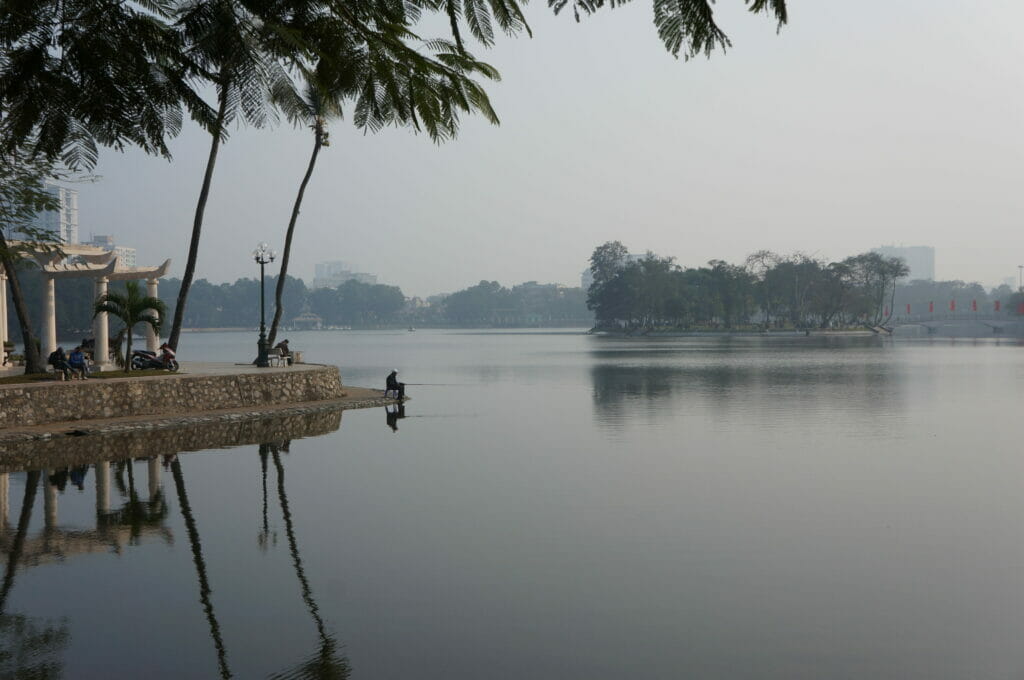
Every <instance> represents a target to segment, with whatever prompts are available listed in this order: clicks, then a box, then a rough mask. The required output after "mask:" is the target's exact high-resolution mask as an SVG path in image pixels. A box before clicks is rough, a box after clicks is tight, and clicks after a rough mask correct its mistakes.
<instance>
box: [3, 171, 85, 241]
mask: <svg viewBox="0 0 1024 680" xmlns="http://www.w3.org/2000/svg"><path fill="white" fill-rule="evenodd" d="M45 191H46V193H48V194H50V195H51V196H53V197H54V198H55V199H56V201H57V204H58V207H57V209H56V210H42V211H40V212H38V213H36V216H35V219H33V220H32V221H31V222H30V223H29V224H30V226H32V227H35V228H36V229H45V230H46V231H50V232H53V233H54V234H56V235H58V236H60V238H61V240H62V241H63V242H64V243H78V192H77V191H75V190H74V189H68V188H66V187H62V186H58V185H56V184H47V185H46V187H45ZM4 234H5V236H6V237H7V238H16V236H17V234H18V230H17V229H15V228H13V227H7V228H6V229H5V231H4Z"/></svg>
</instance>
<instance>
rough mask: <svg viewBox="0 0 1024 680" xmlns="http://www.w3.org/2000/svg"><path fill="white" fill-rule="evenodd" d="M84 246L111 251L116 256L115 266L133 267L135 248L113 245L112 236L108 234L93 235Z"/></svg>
mask: <svg viewBox="0 0 1024 680" xmlns="http://www.w3.org/2000/svg"><path fill="white" fill-rule="evenodd" d="M84 245H87V246H96V247H97V248H103V249H104V250H113V251H114V254H115V255H117V264H118V266H119V267H134V266H135V261H136V254H135V248H127V247H125V246H119V245H116V244H115V243H114V237H113V236H110V235H108V234H95V235H94V236H93V237H92V240H91V241H87V242H86V243H85V244H84Z"/></svg>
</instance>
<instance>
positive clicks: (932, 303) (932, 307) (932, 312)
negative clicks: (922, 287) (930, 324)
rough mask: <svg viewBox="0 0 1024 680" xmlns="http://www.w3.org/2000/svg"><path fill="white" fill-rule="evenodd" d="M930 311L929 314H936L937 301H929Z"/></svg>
mask: <svg viewBox="0 0 1024 680" xmlns="http://www.w3.org/2000/svg"><path fill="white" fill-rule="evenodd" d="M928 313H929V314H934V313H935V303H934V302H929V303H928Z"/></svg>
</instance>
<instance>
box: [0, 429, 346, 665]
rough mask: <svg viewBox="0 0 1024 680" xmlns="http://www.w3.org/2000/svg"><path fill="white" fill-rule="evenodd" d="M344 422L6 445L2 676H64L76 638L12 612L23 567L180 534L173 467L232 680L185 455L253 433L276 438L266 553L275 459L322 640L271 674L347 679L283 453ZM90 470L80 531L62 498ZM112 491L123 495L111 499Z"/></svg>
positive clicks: (262, 446)
mask: <svg viewBox="0 0 1024 680" xmlns="http://www.w3.org/2000/svg"><path fill="white" fill-rule="evenodd" d="M340 422H341V412H340V411H337V410H335V411H325V412H322V413H314V414H305V415H302V416H284V417H278V418H269V419H263V420H259V421H248V422H234V423H214V424H210V425H208V426H205V427H202V426H198V427H188V428H180V429H175V430H165V431H158V432H151V431H150V432H144V433H121V434H118V435H111V436H86V437H59V438H55V440H51V441H43V442H30V443H26V444H16V445H13V446H12V448H10V449H8V450H5V451H4V452H3V454H2V458H0V470H3V471H2V472H0V550H2V552H3V554H4V555H5V556H6V561H5V569H4V576H3V582H2V586H0V677H26V678H30V677H40V678H42V677H58V676H60V675H61V674H62V673H63V672H64V668H63V663H64V662H63V660H62V658H61V657H62V655H63V652H64V650H65V648H66V647H67V646H68V645H69V643H70V640H71V629H70V628H69V624H68V622H67V620H64V619H61V620H60V621H58V622H56V623H54V622H49V621H46V620H44V619H37V618H32V617H29V616H27V615H25V614H21V613H13V614H8V613H7V611H6V608H7V603H8V600H9V598H10V594H11V592H12V590H13V589H14V586H15V583H16V577H17V575H18V574H19V572H21V571H24V570H25V569H27V568H30V567H34V566H36V565H40V564H47V563H51V562H66V561H68V560H69V559H71V558H73V557H74V556H76V555H80V554H90V553H113V554H116V555H122V554H125V552H124V551H125V548H126V547H130V546H138V545H140V544H141V543H142V541H143V540H144V539H146V538H149V537H154V538H158V539H162V540H163V541H165V542H166V543H168V544H173V542H174V534H173V533H172V530H171V528H170V527H168V526H167V523H168V521H169V517H170V514H171V508H170V505H169V503H168V499H167V497H166V494H165V491H164V488H163V485H162V483H161V474H162V471H163V470H169V471H170V473H171V475H172V478H173V482H174V488H175V492H176V497H177V505H178V508H179V510H180V515H181V520H182V523H183V525H184V527H185V533H186V535H187V538H188V542H189V546H190V548H191V554H192V563H193V566H194V568H195V578H196V584H197V586H198V592H199V603H200V606H201V608H202V611H203V614H204V617H205V619H206V622H207V626H208V633H209V637H210V640H211V642H212V645H213V649H214V652H215V656H216V665H217V674H218V675H219V676H220V677H221V678H231V677H234V676H235V675H236V674H235V672H234V671H233V670H232V668H231V664H230V655H229V650H228V648H227V644H226V641H225V636H224V634H223V633H222V628H221V621H220V619H219V618H218V615H217V611H216V608H215V598H214V584H212V583H211V578H210V573H209V570H208V567H207V559H206V555H205V552H204V544H203V541H202V538H201V533H200V527H201V519H200V518H199V517H197V516H196V512H195V510H194V507H193V505H192V503H191V502H190V499H189V494H188V488H187V483H186V475H185V472H184V464H183V461H182V459H181V456H180V455H179V453H180V452H183V451H189V450H194V449H205V448H211V447H212V446H229V445H237V444H239V443H244V442H245V441H246V440H251V439H252V438H257V437H258V438H263V437H273V438H272V439H269V443H268V439H257V442H259V444H258V445H259V454H260V461H261V467H262V473H263V507H262V517H261V520H262V526H261V532H260V542H261V546H262V547H263V548H264V549H267V548H269V547H272V546H275V545H276V534H275V533H274V532H273V531H272V530H271V528H270V522H269V517H268V514H269V513H268V499H267V468H268V458H270V457H272V458H273V464H274V467H275V470H276V475H277V498H278V502H279V504H280V506H281V512H282V515H283V518H284V523H285V527H286V534H287V537H288V545H289V553H290V555H291V559H292V564H293V568H294V570H295V574H296V576H297V578H298V581H299V584H300V592H301V597H302V601H303V603H304V605H305V607H306V609H307V610H308V611H309V613H310V616H311V617H312V619H313V622H314V624H315V627H316V631H317V637H318V640H317V649H316V651H315V652H314V653H313V654H312V655H311V656H310V657H309V658H308V659H306V660H303V661H302V662H300V663H298V664H297V665H296V666H294V667H293V668H291V669H288V670H286V671H284V672H282V673H279V674H277V675H274V676H272V677H281V678H316V679H326V678H347V677H348V675H349V673H350V666H349V663H348V660H347V658H346V657H345V656H344V655H343V654H341V652H340V645H339V643H338V642H337V640H336V639H335V638H334V637H333V636H332V635H331V634H330V633H329V632H328V627H327V624H326V623H325V621H324V620H323V617H322V615H321V613H320V608H319V606H318V605H317V603H316V601H315V599H314V596H313V589H312V587H311V585H310V583H309V580H308V578H307V576H306V573H305V570H304V568H303V563H302V558H301V555H300V552H299V547H298V540H297V537H296V527H295V517H294V515H293V513H292V510H291V507H290V505H289V502H288V496H287V493H286V489H285V478H284V464H283V462H282V460H281V455H282V453H287V452H288V451H289V450H290V447H291V438H292V437H293V436H294V437H296V438H298V437H306V436H310V435H316V434H322V433H324V432H330V431H333V430H336V429H337V428H338V427H339V426H340ZM257 442H253V443H257ZM143 448H145V449H146V450H148V451H150V452H153V453H157V452H159V454H160V455H149V456H147V457H145V458H144V459H141V460H140V459H136V458H133V457H131V456H130V455H128V456H126V455H125V452H126V451H128V452H134V451H139V450H142V449H143ZM115 452H117V453H115ZM23 457H26V458H31V459H32V460H33V463H34V464H33V465H32V466H31V469H29V470H27V471H25V472H24V473H23V474H24V475H25V484H24V490H23V493H22V497H21V509H20V513H19V516H18V522H17V526H16V528H15V529H14V530H13V531H12V530H11V527H10V521H9V509H10V507H9V506H10V502H9V501H10V499H9V486H10V484H9V482H10V476H11V474H22V473H21V472H19V470H24V469H25V468H24V467H23V464H22V463H20V460H22V458H23ZM89 457H92V460H89ZM161 459H162V461H163V466H162V467H161ZM86 460H89V462H85V461H86ZM240 460H243V459H240ZM248 460H249V461H251V460H252V459H251V458H249V459H248ZM138 463H144V465H145V470H146V475H147V479H146V485H145V487H144V488H140V482H139V480H138V479H137V478H136V471H137V464H138ZM90 467H91V468H92V473H93V479H94V482H95V483H94V496H95V514H94V522H95V524H94V527H93V528H91V529H82V528H80V527H72V526H68V525H62V524H61V521H60V513H59V505H60V496H61V494H62V493H64V492H65V491H66V490H68V489H69V484H70V485H71V486H73V487H75V488H77V489H78V490H79V491H84V490H85V486H86V480H87V479H88V475H89V472H90ZM40 487H42V495H43V500H42V505H43V518H42V519H43V522H42V527H41V528H40V529H39V530H38V531H35V530H33V529H32V518H33V514H34V512H35V509H36V507H37V505H38V504H39V503H38V502H37V496H38V495H39V494H40ZM114 497H117V498H119V499H120V501H114V500H112V498H114ZM267 613H271V612H267Z"/></svg>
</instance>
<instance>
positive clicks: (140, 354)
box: [132, 347, 179, 373]
mask: <svg viewBox="0 0 1024 680" xmlns="http://www.w3.org/2000/svg"><path fill="white" fill-rule="evenodd" d="M147 368H158V369H161V370H165V371H170V372H171V373H174V372H175V371H177V370H178V368H179V366H178V360H177V359H175V358H174V350H172V349H171V348H170V347H162V348H161V351H160V353H159V354H158V353H156V352H150V351H149V350H147V349H136V350H132V370H133V371H141V370H144V369H147Z"/></svg>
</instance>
